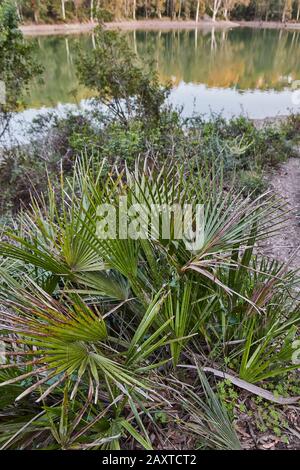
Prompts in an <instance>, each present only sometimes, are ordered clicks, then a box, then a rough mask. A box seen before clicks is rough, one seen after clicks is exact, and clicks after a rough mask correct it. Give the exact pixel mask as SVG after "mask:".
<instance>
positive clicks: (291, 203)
mask: <svg viewBox="0 0 300 470" xmlns="http://www.w3.org/2000/svg"><path fill="white" fill-rule="evenodd" d="M268 179H269V181H270V187H271V189H272V190H273V192H274V193H275V194H276V196H278V197H279V198H281V199H282V201H283V202H284V203H286V209H287V210H289V211H290V212H289V214H288V220H287V222H286V223H285V227H282V228H281V229H280V230H279V232H278V234H276V236H274V237H272V239H271V240H269V241H268V243H266V245H265V246H264V247H263V252H264V253H265V254H267V255H269V256H271V257H273V258H275V259H277V260H279V261H282V262H287V261H290V264H291V267H293V268H295V269H300V149H299V158H290V159H289V160H288V161H287V162H286V163H283V164H282V165H281V166H280V168H279V169H276V170H275V171H274V172H273V173H271V174H270V175H268Z"/></svg>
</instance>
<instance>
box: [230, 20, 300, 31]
mask: <svg viewBox="0 0 300 470" xmlns="http://www.w3.org/2000/svg"><path fill="white" fill-rule="evenodd" d="M238 25H239V26H241V27H246V28H262V29H290V30H299V29H300V23H281V22H280V21H239V22H238Z"/></svg>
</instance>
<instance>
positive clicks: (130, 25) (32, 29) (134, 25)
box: [20, 19, 300, 36]
mask: <svg viewBox="0 0 300 470" xmlns="http://www.w3.org/2000/svg"><path fill="white" fill-rule="evenodd" d="M97 25H98V23H96V22H94V23H92V22H89V23H61V24H27V25H21V26H20V30H21V31H22V33H23V34H24V35H25V36H50V35H57V34H63V35H67V34H81V33H87V32H91V31H93V29H94V28H95V27H96V26H97ZM239 27H240V28H257V29H285V30H300V23H285V24H283V23H279V22H274V21H270V22H265V21H238V22H235V21H217V22H213V21H205V20H201V21H198V23H196V22H195V21H184V20H181V21H178V20H177V21H171V20H166V19H163V20H137V21H133V20H124V21H114V22H111V23H105V28H106V29H108V30H110V29H120V30H124V31H128V30H139V29H142V30H149V31H158V30H161V31H162V30H164V31H168V30H185V29H196V28H197V29H199V30H210V29H213V28H214V29H228V28H239Z"/></svg>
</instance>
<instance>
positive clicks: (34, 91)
mask: <svg viewBox="0 0 300 470" xmlns="http://www.w3.org/2000/svg"><path fill="white" fill-rule="evenodd" d="M122 34H125V35H126V36H127V37H128V40H129V41H130V44H131V45H132V48H133V49H134V50H135V51H136V52H137V54H138V55H139V56H140V57H141V58H146V59H153V60H154V63H155V66H156V67H157V70H158V73H159V76H160V79H161V80H162V81H167V80H171V81H172V83H173V91H172V93H171V97H170V99H171V101H172V103H174V104H175V105H178V106H182V107H183V112H184V114H185V115H192V114H193V113H194V112H196V113H204V114H205V113H210V112H211V111H212V112H217V113H219V112H223V114H224V115H225V116H226V117H229V116H231V115H236V114H240V113H241V112H243V113H244V114H247V115H248V116H250V117H253V118H264V117H267V116H276V115H283V114H288V113H289V111H291V110H293V111H298V112H300V99H299V95H300V92H299V91H298V92H297V91H295V90H296V88H298V90H300V82H299V83H298V84H297V82H296V81H297V80H300V32H299V31H297V32H293V31H285V30H270V29H269V30H261V29H250V28H245V29H241V28H233V29H231V30H222V31H214V30H210V31H202V30H179V31H159V32H158V31H136V32H134V31H129V32H126V33H122ZM28 40H30V41H33V42H34V43H35V44H36V51H35V54H36V57H37V59H38V60H39V62H40V63H41V64H42V65H43V66H44V69H45V71H44V77H43V78H44V83H43V84H40V83H37V82H36V83H33V84H32V86H31V89H30V95H29V96H28V97H27V100H26V106H27V108H28V111H27V112H25V114H24V116H32V115H33V114H35V113H36V110H38V109H40V108H43V107H46V108H49V107H56V106H57V105H61V104H69V103H73V104H74V103H82V102H85V100H86V99H88V98H89V97H91V96H93V92H92V91H91V90H86V89H84V87H82V86H79V84H78V81H77V79H76V69H75V64H74V62H75V58H76V50H77V45H78V44H80V46H81V47H83V48H84V49H85V50H91V49H92V48H93V44H94V42H93V35H92V34H88V35H80V36H67V37H62V36H48V37H37V38H32V39H28ZM297 85H299V86H298V87H297Z"/></svg>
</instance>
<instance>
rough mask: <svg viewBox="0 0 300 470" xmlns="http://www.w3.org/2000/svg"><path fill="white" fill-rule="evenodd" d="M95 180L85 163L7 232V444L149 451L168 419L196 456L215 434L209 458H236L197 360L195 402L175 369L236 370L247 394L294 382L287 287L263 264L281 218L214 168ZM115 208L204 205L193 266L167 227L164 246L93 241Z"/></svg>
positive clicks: (96, 171)
mask: <svg viewBox="0 0 300 470" xmlns="http://www.w3.org/2000/svg"><path fill="white" fill-rule="evenodd" d="M104 168H106V167H105V165H104V164H103V165H102V166H100V168H99V167H96V165H94V164H92V163H91V162H88V161H85V162H83V161H82V162H81V163H78V164H77V167H76V169H75V172H74V176H73V177H72V179H69V180H65V179H64V178H63V177H62V179H61V180H62V184H61V191H60V192H57V190H56V189H55V188H53V187H52V186H51V185H50V184H49V192H48V196H47V198H45V200H44V199H33V201H32V207H31V211H30V212H28V211H27V212H23V213H21V214H20V216H19V219H18V221H17V222H16V224H15V225H16V227H15V229H13V230H12V229H10V230H8V229H5V228H4V229H3V235H2V241H1V243H0V256H1V264H0V280H1V281H0V282H1V293H0V305H1V309H0V315H1V324H0V330H1V341H2V345H3V348H2V349H3V354H2V358H3V360H2V365H1V372H0V374H1V375H0V381H1V383H0V385H1V387H2V388H1V390H2V395H1V406H2V408H3V410H4V411H3V413H2V415H1V416H2V418H1V424H0V443H1V445H2V447H3V448H15V447H17V448H47V449H52V448H61V449H73V448H74V449H117V448H120V447H121V448H130V447H132V446H133V445H134V446H136V447H137V448H145V449H151V448H152V447H153V446H155V443H154V444H153V442H155V439H154V441H153V439H152V440H151V436H153V434H155V432H156V431H157V432H159V426H160V424H159V423H157V421H156V420H155V416H156V414H157V412H167V414H168V416H170V417H171V418H170V419H174V420H175V419H176V420H177V422H178V423H182V422H183V421H184V420H185V421H186V423H185V424H186V425H184V428H185V429H186V430H187V432H189V433H191V434H192V435H193V434H194V435H195V436H196V437H195V439H196V438H197V439H199V436H200V439H201V438H203V445H204V446H205V445H206V444H207V443H210V444H211V442H212V440H211V438H210V436H211V433H212V432H214V431H213V429H214V426H212V420H215V425H216V426H217V428H218V429H219V431H220V433H221V434H220V436H221V437H220V436H219V438H218V436H216V440H217V443H218V447H220V448H230V447H232V448H239V447H240V444H239V442H238V440H237V437H236V435H235V432H234V429H233V428H232V424H231V422H230V419H229V416H228V415H227V414H226V412H225V411H224V410H223V408H222V405H220V404H219V402H218V399H217V397H215V396H214V392H213V390H212V388H211V387H210V385H209V383H208V382H207V379H206V378H205V377H204V376H203V373H202V372H201V366H202V364H201V360H200V359H199V361H198V363H197V368H198V370H199V375H196V376H193V377H190V378H188V377H187V378H186V380H187V382H191V381H193V382H194V384H195V387H196V388H195V390H194V391H193V390H192V391H190V387H192V385H191V384H189V385H186V387H185V386H183V382H184V381H185V379H184V378H183V377H182V373H179V372H178V370H179V369H178V365H179V363H180V362H181V363H182V362H185V363H189V362H192V361H194V356H193V355H192V354H190V351H194V352H195V353H197V357H198V358H205V359H203V364H204V362H205V363H206V364H207V363H208V364H209V363H213V364H214V365H215V364H218V365H219V368H220V369H221V370H224V369H225V368H226V364H228V363H230V367H231V372H232V373H233V374H235V375H236V376H237V377H238V376H239V377H240V378H241V379H243V380H245V381H248V382H250V383H257V382H260V381H262V380H265V379H268V378H271V377H274V376H276V375H279V374H283V373H284V372H286V371H289V370H291V369H293V368H295V367H297V366H296V365H295V364H292V359H291V356H292V350H291V343H292V339H293V338H294V337H295V336H296V334H297V332H298V328H299V322H300V316H299V306H298V303H297V300H295V299H294V297H293V295H292V294H291V293H292V292H293V286H294V284H295V282H296V281H297V278H296V274H295V273H291V272H289V271H288V269H287V267H282V266H279V265H278V263H275V262H272V261H271V260H267V259H265V258H263V257H261V256H260V255H259V250H258V249H257V246H258V245H259V243H260V242H261V240H264V239H266V238H269V237H270V236H272V234H273V232H274V231H276V227H277V226H278V225H279V224H281V223H283V222H284V218H285V215H284V214H285V212H284V209H283V210H280V203H279V202H278V201H276V200H275V199H274V198H273V196H272V195H271V194H264V195H263V196H260V197H258V198H257V199H254V200H253V199H247V198H246V199H245V198H244V197H242V195H241V194H236V193H235V192H234V190H227V191H226V192H225V191H224V190H223V189H222V188H223V183H222V172H221V170H219V169H218V166H217V164H216V165H215V166H214V165H213V166H212V168H211V169H210V170H203V169H202V170H201V171H200V169H198V171H197V169H196V168H195V167H193V168H192V169H191V168H189V166H188V165H186V164H185V165H182V166H178V165H177V166H174V165H173V166H172V165H169V166H165V167H163V168H161V167H157V165H156V162H153V161H152V162H146V163H145V164H144V165H141V163H140V162H137V163H136V167H135V170H134V171H129V170H128V169H127V168H126V167H124V166H123V167H122V168H118V167H114V168H111V171H110V173H109V174H108V175H107V173H105V171H104ZM120 197H126V198H127V202H128V204H129V205H133V204H139V205H140V206H142V207H144V208H145V209H147V208H149V209H150V208H151V207H152V206H153V205H161V206H162V205H168V206H174V205H179V206H180V207H184V206H185V205H186V204H191V205H193V206H195V205H196V204H199V205H203V208H204V209H203V237H202V240H201V245H200V246H198V247H197V249H196V250H190V249H189V248H188V247H187V245H186V243H185V240H183V239H177V238H176V227H175V222H174V218H173V217H170V218H169V223H170V236H169V238H168V239H164V238H163V237H162V236H161V234H160V233H159V232H157V233H155V234H153V232H150V230H149V231H147V237H143V238H138V237H131V238H129V237H128V238H122V237H120V236H118V235H117V236H116V237H107V238H103V237H102V238H101V237H99V231H98V226H99V211H98V208H99V207H100V206H101V205H110V207H113V208H115V209H118V207H119V201H120ZM117 213H118V212H117ZM193 217H194V216H193ZM127 222H128V221H127V220H125V221H124V220H121V218H120V217H119V216H117V220H116V223H117V224H124V223H125V224H126V223H127ZM192 225H193V226H195V219H193V220H192ZM178 374H179V375H178ZM179 378H180V380H179ZM188 379H189V380H188ZM199 386H200V387H202V389H203V391H204V398H203V400H204V401H203V402H202V401H201V403H202V406H201V412H200V411H199V413H198V412H197V410H196V409H197V399H196V398H197V397H196V395H195V393H196V390H197V387H198V388H199ZM185 388H186V389H187V390H188V392H187V393H186V394H185V396H184V398H183V399H182V400H179V399H178V396H179V395H178V394H180V393H181V394H182V393H183V390H185ZM199 403H200V402H199ZM187 411H188V413H187ZM204 428H206V431H204ZM149 429H151V430H152V431H151V433H149ZM153 429H154V430H156V431H155V432H154V431H153ZM150 434H151V436H150ZM210 444H209V445H210ZM166 445H167V444H166Z"/></svg>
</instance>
